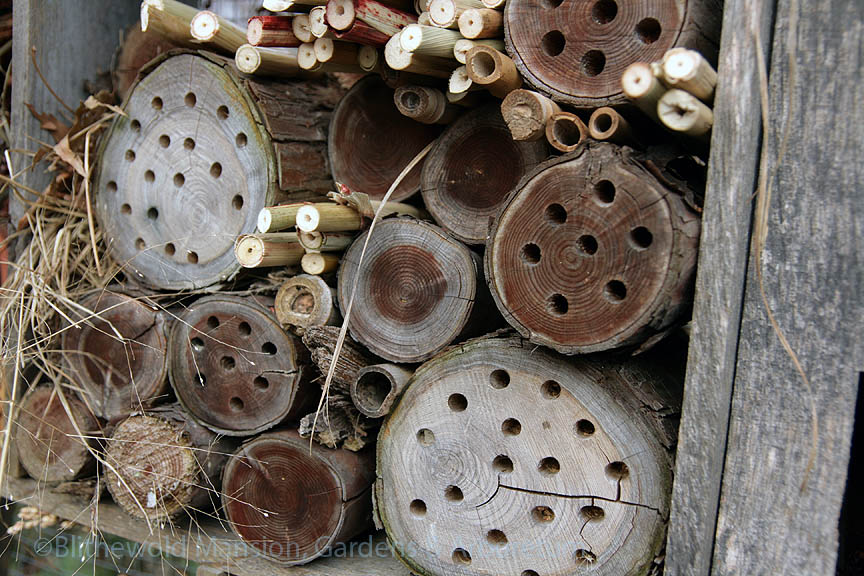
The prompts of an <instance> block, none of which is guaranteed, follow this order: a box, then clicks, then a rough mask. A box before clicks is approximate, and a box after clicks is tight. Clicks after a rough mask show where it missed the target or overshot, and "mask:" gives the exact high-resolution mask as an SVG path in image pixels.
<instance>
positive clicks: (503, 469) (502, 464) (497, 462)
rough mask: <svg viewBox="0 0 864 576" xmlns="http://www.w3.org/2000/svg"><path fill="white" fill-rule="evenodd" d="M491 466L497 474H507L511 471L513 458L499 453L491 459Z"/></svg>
mask: <svg viewBox="0 0 864 576" xmlns="http://www.w3.org/2000/svg"><path fill="white" fill-rule="evenodd" d="M492 468H494V469H495V471H496V472H498V473H499V474H509V473H510V472H513V460H511V459H510V457H509V456H505V455H504V454H499V455H498V456H496V457H495V459H494V460H492Z"/></svg>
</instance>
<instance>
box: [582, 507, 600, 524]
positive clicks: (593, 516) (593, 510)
mask: <svg viewBox="0 0 864 576" xmlns="http://www.w3.org/2000/svg"><path fill="white" fill-rule="evenodd" d="M579 513H580V514H582V517H583V518H585V519H586V520H591V521H594V522H599V521H600V520H603V518H604V517H605V516H606V512H605V511H604V510H603V508H600V507H599V506H583V507H582V508H580V509H579Z"/></svg>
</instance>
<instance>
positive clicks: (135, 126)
mask: <svg viewBox="0 0 864 576" xmlns="http://www.w3.org/2000/svg"><path fill="white" fill-rule="evenodd" d="M129 128H131V129H132V131H133V132H141V122H139V121H138V120H132V122H130V123H129Z"/></svg>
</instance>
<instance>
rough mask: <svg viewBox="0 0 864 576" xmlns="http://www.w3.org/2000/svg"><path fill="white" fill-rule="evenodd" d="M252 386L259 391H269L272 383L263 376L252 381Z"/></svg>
mask: <svg viewBox="0 0 864 576" xmlns="http://www.w3.org/2000/svg"><path fill="white" fill-rule="evenodd" d="M252 385H253V386H255V388H256V389H258V390H267V388H269V387H270V381H269V380H267V378H264V377H263V376H256V377H255V379H254V380H253V381H252Z"/></svg>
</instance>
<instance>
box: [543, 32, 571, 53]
mask: <svg viewBox="0 0 864 576" xmlns="http://www.w3.org/2000/svg"><path fill="white" fill-rule="evenodd" d="M566 44H567V39H566V38H564V34H562V33H561V32H560V31H559V30H552V31H551V32H547V33H546V34H544V35H543V38H541V39H540V47H541V48H542V49H543V52H545V53H546V55H547V56H558V55H559V54H561V52H563V51H564V46H566Z"/></svg>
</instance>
